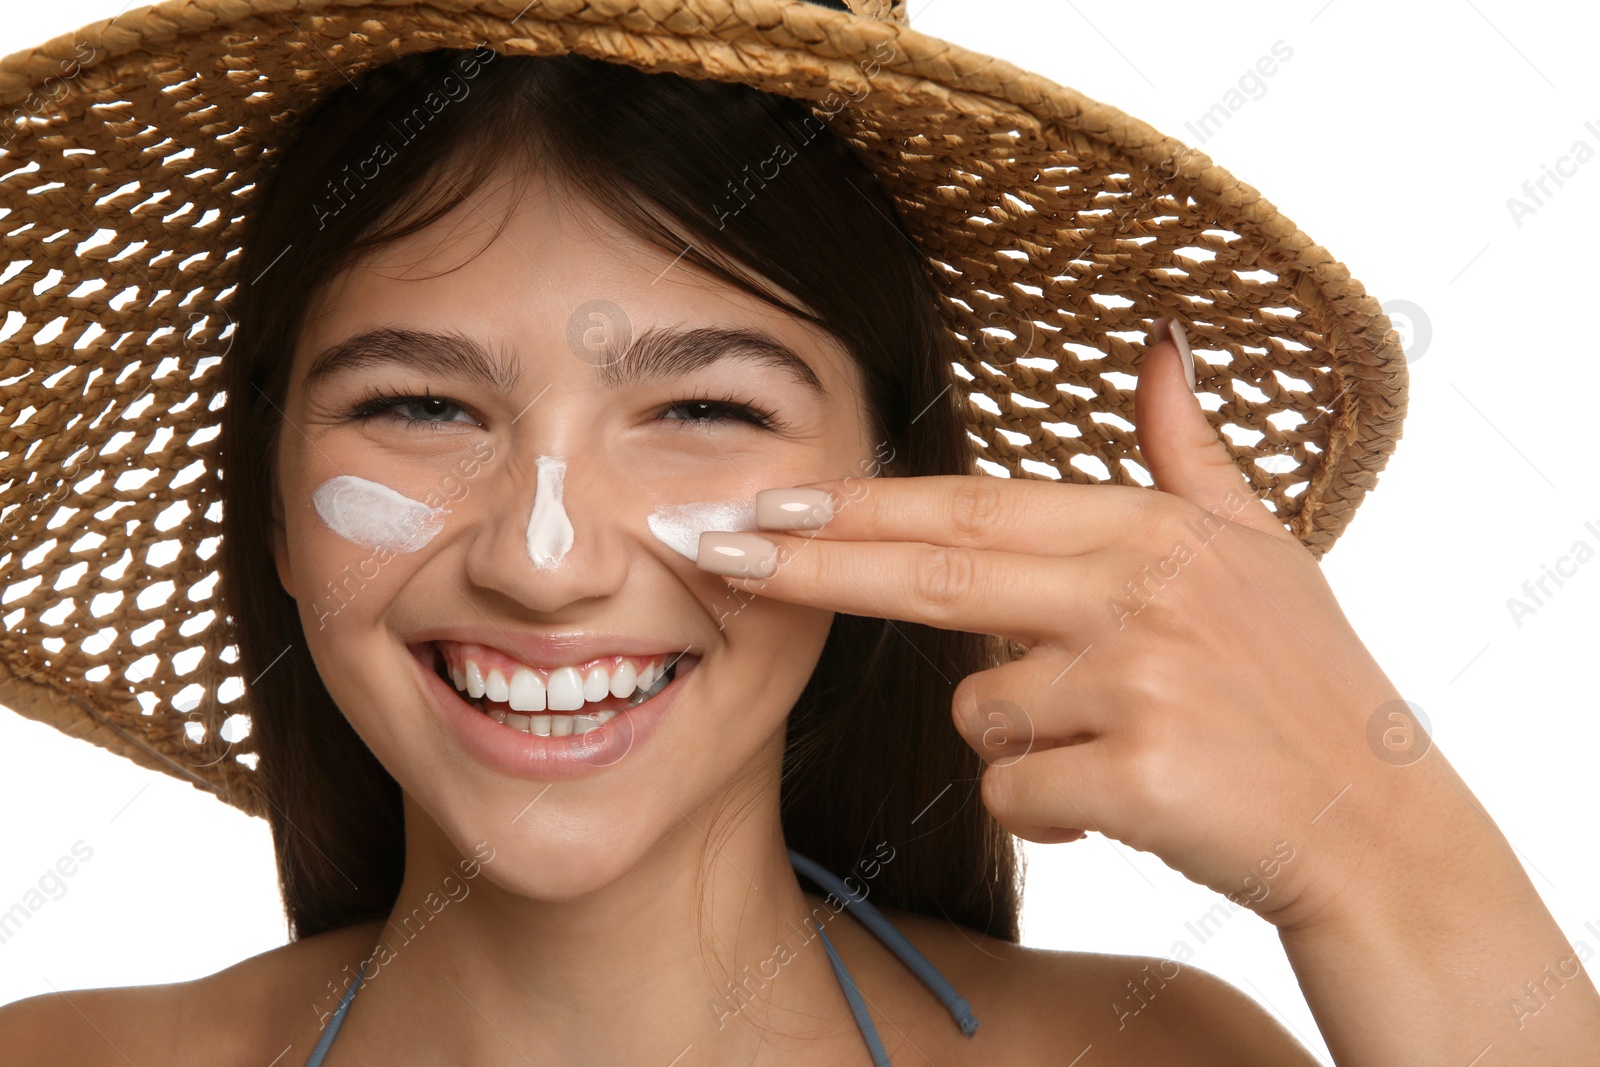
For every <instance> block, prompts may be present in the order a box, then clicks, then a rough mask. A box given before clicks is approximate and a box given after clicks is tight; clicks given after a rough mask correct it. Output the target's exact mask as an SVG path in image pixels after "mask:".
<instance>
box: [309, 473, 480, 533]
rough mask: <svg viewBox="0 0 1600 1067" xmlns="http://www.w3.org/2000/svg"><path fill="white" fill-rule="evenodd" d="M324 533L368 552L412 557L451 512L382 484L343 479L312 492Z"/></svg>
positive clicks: (442, 524)
mask: <svg viewBox="0 0 1600 1067" xmlns="http://www.w3.org/2000/svg"><path fill="white" fill-rule="evenodd" d="M311 503H312V506H313V507H315V508H316V510H317V514H318V515H320V516H321V517H322V521H323V522H324V523H325V524H327V527H328V529H330V530H332V531H333V532H334V533H336V534H338V535H339V536H340V537H342V538H344V539H345V540H346V541H353V542H355V543H356V544H358V545H362V546H363V547H366V548H373V549H383V548H388V549H392V550H394V551H398V552H415V551H417V549H419V548H421V547H423V546H424V545H426V544H427V543H428V542H429V541H431V540H433V539H434V537H435V536H436V535H437V534H438V533H439V531H440V530H442V529H444V516H446V515H448V514H449V513H450V509H449V508H434V507H429V506H428V505H427V504H424V503H423V502H422V501H420V500H412V499H411V498H410V497H408V496H405V495H404V494H402V493H399V492H397V491H395V490H393V489H391V488H389V487H388V486H387V485H384V484H382V483H381V482H374V481H369V480H367V479H366V478H357V477H356V476H355V475H352V474H341V475H339V476H338V477H337V478H329V479H328V480H327V481H325V482H323V483H322V484H321V485H319V486H317V487H316V488H315V489H314V490H312V492H311Z"/></svg>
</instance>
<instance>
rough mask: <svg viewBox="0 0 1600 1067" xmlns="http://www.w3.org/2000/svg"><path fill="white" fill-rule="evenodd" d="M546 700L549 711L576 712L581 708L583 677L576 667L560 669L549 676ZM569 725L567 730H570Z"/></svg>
mask: <svg viewBox="0 0 1600 1067" xmlns="http://www.w3.org/2000/svg"><path fill="white" fill-rule="evenodd" d="M547 699H548V702H549V705H550V710H551V711H577V710H578V709H579V708H581V707H583V676H582V675H581V674H579V673H578V668H576V667H561V668H559V669H557V670H556V671H555V672H554V673H552V674H551V675H550V691H549V693H548V694H547ZM571 728H572V726H571V724H570V723H569V724H568V725H567V729H569V730H570V729H571Z"/></svg>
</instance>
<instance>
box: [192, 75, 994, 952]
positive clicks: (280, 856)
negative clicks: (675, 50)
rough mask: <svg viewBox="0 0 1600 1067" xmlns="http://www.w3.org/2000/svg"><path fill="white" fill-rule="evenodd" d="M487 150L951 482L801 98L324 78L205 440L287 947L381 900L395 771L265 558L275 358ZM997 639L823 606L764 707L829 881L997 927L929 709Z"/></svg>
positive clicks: (978, 843) (842, 147)
mask: <svg viewBox="0 0 1600 1067" xmlns="http://www.w3.org/2000/svg"><path fill="white" fill-rule="evenodd" d="M512 153H518V154H520V155H519V157H518V158H520V159H523V160H526V161H529V162H535V161H536V162H537V163H538V164H539V165H540V166H542V167H545V168H547V170H548V171H549V172H551V173H553V174H555V175H558V176H560V177H561V178H563V179H565V180H567V181H570V182H571V185H572V187H573V188H576V189H580V190H582V191H583V192H584V193H585V194H587V195H589V196H591V197H592V198H593V199H594V201H595V202H596V203H597V204H598V205H600V206H601V207H602V208H603V209H604V210H606V211H608V212H610V213H611V215H612V216H613V217H615V218H616V219H617V220H618V221H619V222H620V223H622V224H623V225H626V226H627V227H629V229H630V230H631V231H632V232H635V233H638V234H639V235H640V236H641V237H643V238H645V239H647V240H650V241H652V242H653V243H655V244H657V245H658V246H660V247H662V248H664V249H666V250H667V251H669V252H671V253H672V254H674V255H676V254H677V253H679V252H680V251H681V250H683V246H684V244H685V243H686V242H687V243H689V245H690V248H689V250H688V251H686V252H684V258H685V259H686V260H688V261H690V262H693V263H694V264H695V265H697V266H699V267H700V268H702V269H704V270H706V271H709V272H711V273H712V274H714V275H716V276H719V277H721V278H724V279H726V280H727V281H728V282H730V283H731V284H734V285H737V286H739V287H740V288H742V289H744V290H745V291H748V292H751V293H753V294H755V295H756V296H758V297H760V298H761V299H764V300H767V301H768V302H769V303H772V304H775V305H776V306H778V307H780V308H782V309H783V310H785V311H787V312H789V313H791V314H794V315H799V316H801V317H802V318H805V319H807V320H809V321H811V322H813V323H816V324H817V325H818V326H820V327H821V328H823V329H826V330H827V331H829V332H830V333H832V334H833V335H834V336H836V337H837V338H839V340H840V341H841V343H842V344H843V345H844V346H845V348H846V349H847V350H848V351H849V352H850V353H851V354H852V355H853V357H854V359H855V360H856V361H857V363H858V364H859V366H860V368H861V371H862V374H863V378H864V381H865V383H866V395H865V397H864V403H865V407H866V409H867V411H868V412H869V413H870V416H871V419H872V421H873V422H875V423H876V426H875V427H874V429H875V431H876V433H877V434H878V437H877V438H876V439H877V440H878V441H880V442H882V444H881V445H880V452H879V454H880V455H881V456H884V457H892V461H891V463H890V468H889V469H888V470H887V471H886V473H889V474H897V475H912V476H915V475H930V474H968V473H972V472H973V459H972V453H971V450H970V446H969V444H968V440H967V435H966V431H965V425H964V422H963V420H962V418H961V415H960V406H959V405H960V403H961V402H962V401H959V400H958V397H960V396H961V395H962V393H961V390H960V389H959V388H956V387H955V386H957V385H959V383H957V382H955V381H954V376H953V374H952V371H951V364H952V360H953V359H954V349H953V347H952V346H953V345H954V344H956V343H957V342H956V341H955V340H954V339H952V338H950V337H949V335H948V334H947V333H946V332H945V331H944V329H943V327H942V325H941V323H940V320H939V318H938V314H937V308H938V298H937V296H936V292H935V289H934V282H933V279H932V276H931V269H932V268H931V267H930V266H929V264H928V263H927V261H926V260H925V259H924V257H923V256H922V254H921V253H920V252H919V251H918V250H917V248H916V247H915V246H914V245H913V244H912V242H911V239H910V237H909V236H908V235H907V233H906V230H905V228H904V225H903V223H902V222H901V220H900V216H899V215H898V213H897V211H896V209H895V206H894V204H893V202H892V201H891V200H890V199H889V198H888V197H887V196H885V195H884V193H883V192H882V191H881V189H880V188H879V186H878V185H877V183H876V181H875V180H874V179H873V177H872V175H871V173H870V172H869V171H868V170H867V168H866V167H865V165H864V164H863V163H862V161H861V160H860V159H859V158H858V157H857V156H856V155H855V154H854V152H853V151H852V150H851V148H850V146H849V145H848V144H847V143H846V142H845V141H843V140H842V139H841V138H839V137H837V136H835V135H834V134H833V133H832V131H831V130H829V129H827V128H826V127H825V126H824V125H823V123H822V121H821V120H820V119H819V118H818V117H817V116H816V115H814V114H813V113H812V111H811V110H810V109H809V108H807V107H806V106H805V105H803V104H801V103H798V102H796V101H793V100H790V99H788V98H785V97H781V96H777V95H774V94H770V93H766V92H761V91H758V90H754V89H751V88H749V87H747V86H743V85H735V84H729V83H724V82H717V81H710V80H695V79H689V78H684V77H680V76H677V75H673V74H646V73H642V72H640V71H638V70H635V69H633V68H631V67H627V66H623V65H618V64H609V63H604V62H600V61H596V60H591V59H588V58H585V57H581V56H572V55H566V56H537V57H535V56H500V55H497V54H496V53H493V52H491V51H489V50H488V49H486V48H480V49H478V50H477V51H475V52H466V51H459V50H435V51H430V52H423V53H418V54H414V55H410V56H407V57H404V58H402V59H399V60H397V61H394V62H392V63H389V64H387V65H384V66H381V67H378V68H376V69H374V70H371V71H368V72H366V73H365V74H364V75H363V76H362V77H360V79H359V80H358V82H357V84H356V86H354V87H351V86H341V87H340V88H339V89H337V90H335V91H333V92H332V93H331V94H330V95H329V96H328V98H327V99H325V100H323V101H322V102H321V103H320V104H319V105H318V107H317V108H316V109H315V110H313V111H312V112H311V113H309V114H308V115H307V116H306V117H304V118H303V119H302V120H301V122H300V124H299V126H298V127H297V131H296V132H294V133H293V135H292V136H288V137H286V138H285V140H284V141H283V142H282V144H281V146H280V147H279V148H277V149H276V150H275V151H274V152H273V154H272V155H271V157H270V158H269V160H268V161H267V163H266V173H265V174H264V176H263V178H262V179H261V184H260V188H259V189H258V190H257V193H256V198H255V201H254V205H253V209H252V210H253V214H252V216H251V217H250V218H249V220H248V221H247V228H246V233H245V240H244V249H243V252H242V253H241V254H242V262H241V266H240V271H239V273H240V277H242V278H244V279H254V281H252V282H251V283H250V284H242V285H241V287H240V289H239V291H238V293H237V294H236V296H235V304H234V307H235V323H236V328H237V332H236V335H235V343H234V345H233V348H232V349H231V351H230V353H229V356H228V358H227V359H225V360H224V361H223V362H224V364H225V373H226V379H225V387H226V389H227V397H228V402H227V405H226V408H225V410H224V414H223V420H222V423H223V425H222V436H221V440H220V442H219V445H220V449H221V464H222V468H223V470H224V472H225V474H226V477H225V478H224V479H223V499H224V507H223V534H224V536H223V542H222V543H223V550H222V559H221V562H220V573H221V581H222V589H223V597H224V599H225V602H226V604H227V605H228V610H229V611H230V613H231V615H232V617H233V619H234V622H235V626H236V633H237V638H238V647H239V655H240V667H241V672H240V673H241V674H242V675H243V676H244V677H246V678H257V679H258V680H257V681H256V682H255V684H254V685H253V686H252V688H251V691H250V692H249V693H247V694H246V697H245V699H246V701H247V704H248V709H249V710H250V712H251V717H252V724H253V728H254V731H255V733H256V735H257V745H258V751H259V754H260V763H259V769H258V770H257V772H256V774H255V778H256V780H257V782H258V785H257V788H259V789H260V790H261V791H262V793H263V794H264V798H265V800H266V801H267V803H266V804H265V805H263V806H264V808H265V809H266V810H267V813H268V819H269V821H270V823H271V826H272V833H273V841H274V844H275V848H276V854H277V862H278V874H279V879H280V881H281V884H282V891H283V899H284V903H285V908H286V910H287V912H288V919H289V924H290V930H291V936H292V937H294V938H301V937H308V936H311V935H313V934H316V933H320V932H322V931H326V930H332V929H337V928H339V927H343V926H348V925H350V924H353V923H356V922H360V921H363V920H367V919H371V918H377V917H382V916H386V915H388V913H389V912H390V910H391V909H392V907H393V905H394V903H395V900H396V896H397V894H398V892H399V888H400V883H401V878H402V874H403V872H404V867H405V840H404V827H403V819H402V808H401V796H400V789H399V786H398V785H397V784H396V782H395V780H394V779H393V778H392V777H391V776H390V775H389V773H388V772H387V771H386V770H385V769H384V768H383V766H382V765H380V764H379V762H378V760H377V759H376V758H375V757H374V756H373V755H372V753H371V751H370V750H369V749H368V748H367V747H366V745H365V744H364V743H363V742H362V741H361V739H360V737H359V736H358V735H357V734H356V733H355V731H354V730H353V729H352V728H351V726H350V725H349V723H348V722H347V721H346V719H345V717H344V715H343V714H342V713H341V712H340V710H339V708H338V707H337V705H335V703H334V702H333V699H332V697H330V696H329V694H328V692H327V690H326V689H325V688H324V686H323V684H322V681H321V679H320V677H319V676H318V674H317V669H316V667H315V664H314V663H313V661H312V659H311V655H310V652H309V650H308V648H307V646H306V640H305V635H304V633H303V631H302V629H301V625H300V620H299V615H298V613H297V610H296V606H295V602H294V601H293V599H291V598H290V597H289V596H288V595H287V594H286V593H285V592H284V590H283V588H282V587H281V586H280V585H279V583H278V581H277V577H276V570H275V568H274V566H273V563H272V555H271V542H270V537H271V533H270V531H271V521H272V510H271V509H273V508H275V507H276V500H277V491H276V487H275V486H274V483H273V475H272V457H273V456H274V454H275V451H276V443H277V438H278V434H279V432H280V430H281V429H282V420H283V415H282V408H283V404H284V398H285V396H286V394H287V389H288V385H289V382H288V374H289V369H290V362H291V354H292V353H293V351H294V349H295V341H296V338H297V335H298V332H299V329H300V325H301V322H302V320H303V318H304V316H305V314H306V311H307V308H308V307H309V305H310V304H311V302H312V301H313V300H314V299H315V297H316V295H317V294H318V292H319V291H320V289H321V288H322V287H323V286H324V285H325V284H326V283H327V282H328V281H329V280H330V279H331V278H332V277H333V276H334V274H335V273H336V272H338V271H339V270H341V269H342V268H344V267H346V266H347V265H349V264H350V263H351V262H352V261H353V260H354V259H355V258H356V257H357V256H359V255H361V254H363V253H366V252H369V251H371V250H372V249H375V248H377V247H379V246H380V245H382V244H384V243H385V242H388V241H392V240H394V239H396V238H398V237H401V236H404V235H406V234H409V233H412V232H415V231H416V230H419V229H421V228H422V227H424V226H427V225H428V224H429V223H431V222H433V221H434V220H436V219H437V218H439V217H440V216H441V215H443V214H444V213H445V212H447V211H448V210H450V209H451V208H452V207H455V206H457V205H458V204H459V203H460V202H461V199H462V198H463V197H467V196H470V195H471V193H472V192H473V190H474V189H476V188H477V187H478V186H479V184H480V183H481V182H482V181H483V180H484V179H485V178H486V177H487V176H488V175H489V174H490V173H492V172H493V171H494V170H495V169H496V168H497V167H500V166H503V165H504V164H505V162H506V161H507V158H508V155H509V154H512ZM775 156H776V157H777V158H778V159H780V160H781V162H782V166H781V167H777V166H776V165H775V164H774V163H772V162H770V161H772V160H774V158H775ZM763 163H765V164H766V165H764V166H763ZM774 170H776V171H777V173H775V174H774V173H773V171H774ZM769 176H770V177H769ZM446 177H447V178H448V180H443V181H442V180H441V178H446ZM678 231H681V233H682V235H683V236H682V237H680V236H679V232H678ZM707 249H710V250H715V251H716V253H717V257H716V258H712V257H710V256H707V255H706V254H705V253H704V251H703V250H707ZM719 260H720V261H721V262H719ZM730 265H731V268H730ZM745 271H748V272H749V273H748V274H746V273H744V272H745ZM763 278H764V279H768V280H770V282H773V283H776V284H777V285H779V286H781V287H782V288H783V289H785V290H787V291H788V292H789V293H792V294H794V296H795V297H796V298H797V299H798V300H799V301H800V302H801V303H802V304H804V305H805V307H799V306H793V305H791V304H788V303H786V302H784V301H783V300H780V299H779V298H778V297H777V296H775V295H774V294H773V293H772V292H770V291H768V287H767V286H766V285H763V284H762V279H763ZM285 649H287V651H284V650H285ZM1005 655H1006V652H1005V648H1004V646H1003V643H1002V642H1000V641H998V640H997V639H994V638H990V637H987V636H985V635H977V634H968V633H961V632H956V631H947V630H937V629H933V628H929V627H923V626H917V625H912V624H908V623H903V622H892V623H891V622H887V621H885V620H881V619H872V618H863V617H859V616H851V615H838V616H836V617H835V620H834V623H833V628H832V630H831V631H830V633H829V636H828V639H827V643H826V645H825V647H824V649H823V652H822V656H821V659H820V661H819V662H818V664H817V667H816V670H815V672H814V674H813V675H812V677H811V679H810V682H809V683H808V685H807V686H806V689H805V691H804V692H803V693H802V694H801V696H800V698H799V700H798V701H797V702H796V704H795V706H794V708H793V711H792V712H791V715H790V718H789V722H788V731H787V746H786V749H785V754H784V768H783V783H782V790H781V804H782V821H783V830H784V834H785V837H786V840H787V843H788V844H789V845H790V846H791V847H793V848H795V849H797V850H798V851H800V852H801V853H803V854H805V855H807V856H810V857H811V858H812V859H815V860H816V861H818V862H819V863H821V864H822V865H823V866H824V867H827V868H829V869H830V870H833V871H836V872H838V873H840V874H841V875H843V874H844V873H845V872H847V871H850V870H852V869H855V868H856V867H857V865H858V864H859V863H860V862H861V861H862V858H863V857H864V856H867V855H869V854H873V853H874V851H875V850H877V849H878V848H879V846H880V844H881V843H885V842H886V843H887V845H888V847H890V848H892V849H893V850H894V851H893V853H892V856H893V859H892V862H885V863H882V864H881V866H880V865H876V864H875V865H874V867H875V870H874V871H873V872H872V875H873V876H872V879H871V887H870V892H871V896H872V899H873V900H874V902H876V903H879V904H881V905H887V906H890V907H896V908H902V909H905V910H908V911H914V912H921V913H924V914H927V915H930V916H940V917H945V918H948V919H951V920H953V921H955V922H958V923H961V924H963V925H965V926H967V927H970V928H973V929H976V930H981V931H983V932H985V933H988V934H989V935H991V936H994V937H999V938H1003V939H1005V940H1008V941H1016V940H1017V938H1018V926H1017V912H1018V905H1019V896H1020V868H1019V860H1018V855H1017V852H1016V849H1015V845H1014V842H1013V840H1012V839H1011V837H1010V836H1009V835H1008V834H1006V833H1005V832H1004V830H1003V829H1002V828H1001V827H1000V826H999V824H998V823H996V822H995V820H994V818H993V817H992V816H991V815H990V814H989V813H988V811H987V810H986V809H984V807H983V805H982V803H981V801H980V799H979V795H978V782H979V774H980V772H981V770H982V762H981V761H980V760H979V758H978V756H977V754H976V753H975V752H973V750H972V749H971V748H970V747H968V746H967V744H966V743H965V742H964V741H963V740H962V739H961V737H960V735H958V734H957V732H956V730H955V728H954V726H953V725H952V723H951V721H950V701H951V696H952V692H953V690H954V687H955V685H956V683H958V682H959V681H960V680H961V679H962V678H963V677H965V676H967V675H969V674H972V673H974V672H976V671H979V670H982V669H985V668H987V667H990V666H994V665H996V664H997V663H999V662H1001V661H1002V659H1003V657H1004V656H1005ZM280 656H281V657H282V659H281V660H279V659H278V657H280ZM275 660H276V661H277V662H274V661H275ZM269 668H270V669H269ZM877 855H878V858H879V860H882V859H884V857H885V855H886V853H883V852H877Z"/></svg>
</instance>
